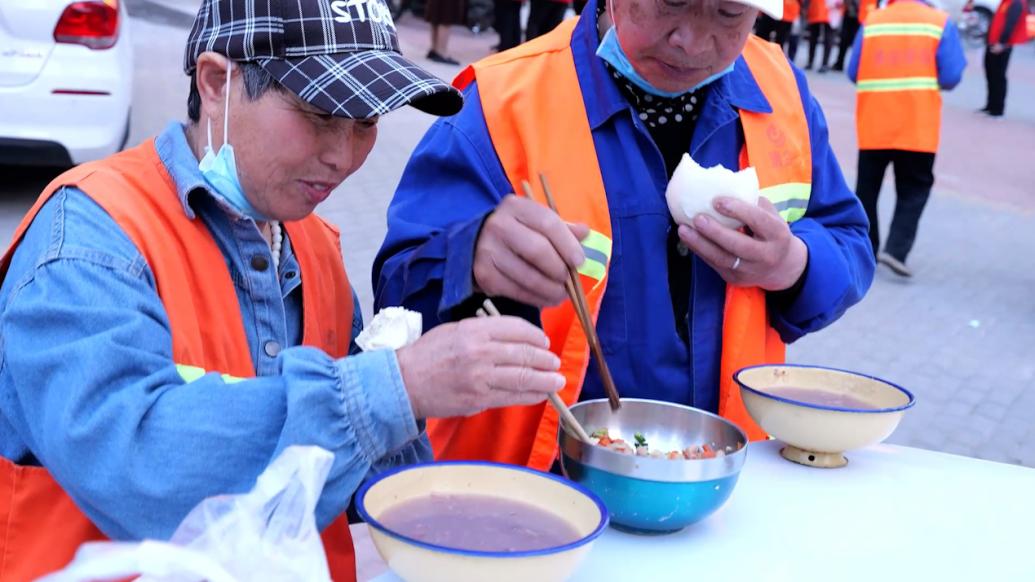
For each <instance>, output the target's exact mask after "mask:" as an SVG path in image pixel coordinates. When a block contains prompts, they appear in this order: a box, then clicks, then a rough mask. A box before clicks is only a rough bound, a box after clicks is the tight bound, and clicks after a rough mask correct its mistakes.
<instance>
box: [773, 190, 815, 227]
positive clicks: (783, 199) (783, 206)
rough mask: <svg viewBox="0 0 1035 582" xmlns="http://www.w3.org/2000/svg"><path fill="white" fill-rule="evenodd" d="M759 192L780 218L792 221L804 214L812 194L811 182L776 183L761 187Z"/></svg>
mask: <svg viewBox="0 0 1035 582" xmlns="http://www.w3.org/2000/svg"><path fill="white" fill-rule="evenodd" d="M761 194H762V196H765V197H766V198H768V199H769V201H770V202H772V203H773V206H775V207H776V211H777V212H779V213H780V218H783V219H784V220H786V221H787V222H794V221H795V220H798V219H800V218H802V217H803V216H805V210H807V209H808V207H809V197H810V196H811V195H812V184H802V183H796V184H795V183H789V184H778V185H776V186H769V187H768V188H762V191H761Z"/></svg>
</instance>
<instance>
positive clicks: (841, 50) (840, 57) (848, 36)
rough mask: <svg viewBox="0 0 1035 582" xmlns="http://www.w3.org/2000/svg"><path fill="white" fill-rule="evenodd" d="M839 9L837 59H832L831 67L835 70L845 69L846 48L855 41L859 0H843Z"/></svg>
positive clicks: (857, 29)
mask: <svg viewBox="0 0 1035 582" xmlns="http://www.w3.org/2000/svg"><path fill="white" fill-rule="evenodd" d="M841 10H842V12H841V34H840V40H839V41H838V43H837V60H836V61H834V67H833V69H834V70H835V71H843V70H845V57H847V56H848V48H849V47H850V46H852V43H853V42H855V34H856V33H857V32H859V0H845V3H844V4H842V5H841Z"/></svg>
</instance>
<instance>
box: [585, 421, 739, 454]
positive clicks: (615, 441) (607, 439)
mask: <svg viewBox="0 0 1035 582" xmlns="http://www.w3.org/2000/svg"><path fill="white" fill-rule="evenodd" d="M589 436H590V437H592V438H593V439H596V441H597V444H598V445H600V446H602V447H606V448H608V449H610V450H612V451H614V452H616V453H622V454H623V455H636V456H637V457H650V458H652V459H668V460H670V461H683V460H688V461H692V460H697V459H714V458H716V457H723V456H725V455H727V454H729V453H732V452H734V451H735V450H736V449H734V448H733V447H732V446H728V445H727V446H726V447H719V446H717V445H716V444H715V443H704V444H703V445H690V446H688V447H684V448H683V449H681V450H669V451H668V452H667V453H666V452H665V451H664V450H662V449H660V448H657V447H655V448H654V449H651V447H650V443H648V442H647V437H646V436H644V434H643V433H642V432H638V433H636V434H634V435H633V442H632V443H629V442H627V441H626V440H625V439H623V438H613V437H612V436H611V431H610V430H608V429H606V428H602V429H600V430H595V431H593V434H591V435H589ZM739 448H740V447H737V449H739Z"/></svg>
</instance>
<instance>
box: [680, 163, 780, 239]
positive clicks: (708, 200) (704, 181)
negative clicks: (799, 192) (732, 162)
mask: <svg viewBox="0 0 1035 582" xmlns="http://www.w3.org/2000/svg"><path fill="white" fill-rule="evenodd" d="M719 196H729V197H731V198H739V199H740V200H743V201H744V202H747V203H748V204H751V205H755V204H758V196H759V193H758V175H757V174H756V173H755V169H754V168H751V167H749V168H746V169H743V170H741V171H739V172H731V171H730V170H728V169H726V168H724V167H722V166H714V167H711V168H702V167H701V166H700V164H698V163H697V162H695V161H694V159H693V158H691V157H690V154H683V159H682V160H680V161H679V165H678V166H676V171H675V172H673V173H672V179H671V180H669V182H668V188H667V189H666V190H665V199H666V200H667V201H668V210H669V212H671V213H672V218H673V219H675V221H676V224H687V225H689V224H690V221H691V220H693V218H694V217H695V216H697V215H698V214H707V215H708V216H711V217H713V218H715V220H718V221H719V222H720V223H721V224H724V225H726V226H728V227H730V228H740V227H741V226H743V225H744V223H742V222H740V221H739V220H736V219H733V218H730V217H728V216H723V215H722V214H719V213H718V211H716V210H715V206H714V205H713V204H714V201H715V198H716V197H719Z"/></svg>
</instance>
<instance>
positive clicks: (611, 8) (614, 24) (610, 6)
mask: <svg viewBox="0 0 1035 582" xmlns="http://www.w3.org/2000/svg"><path fill="white" fill-rule="evenodd" d="M607 15H608V16H610V17H611V28H613V29H615V35H616V36H617V35H618V21H617V20H615V2H614V0H608V2H607Z"/></svg>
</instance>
